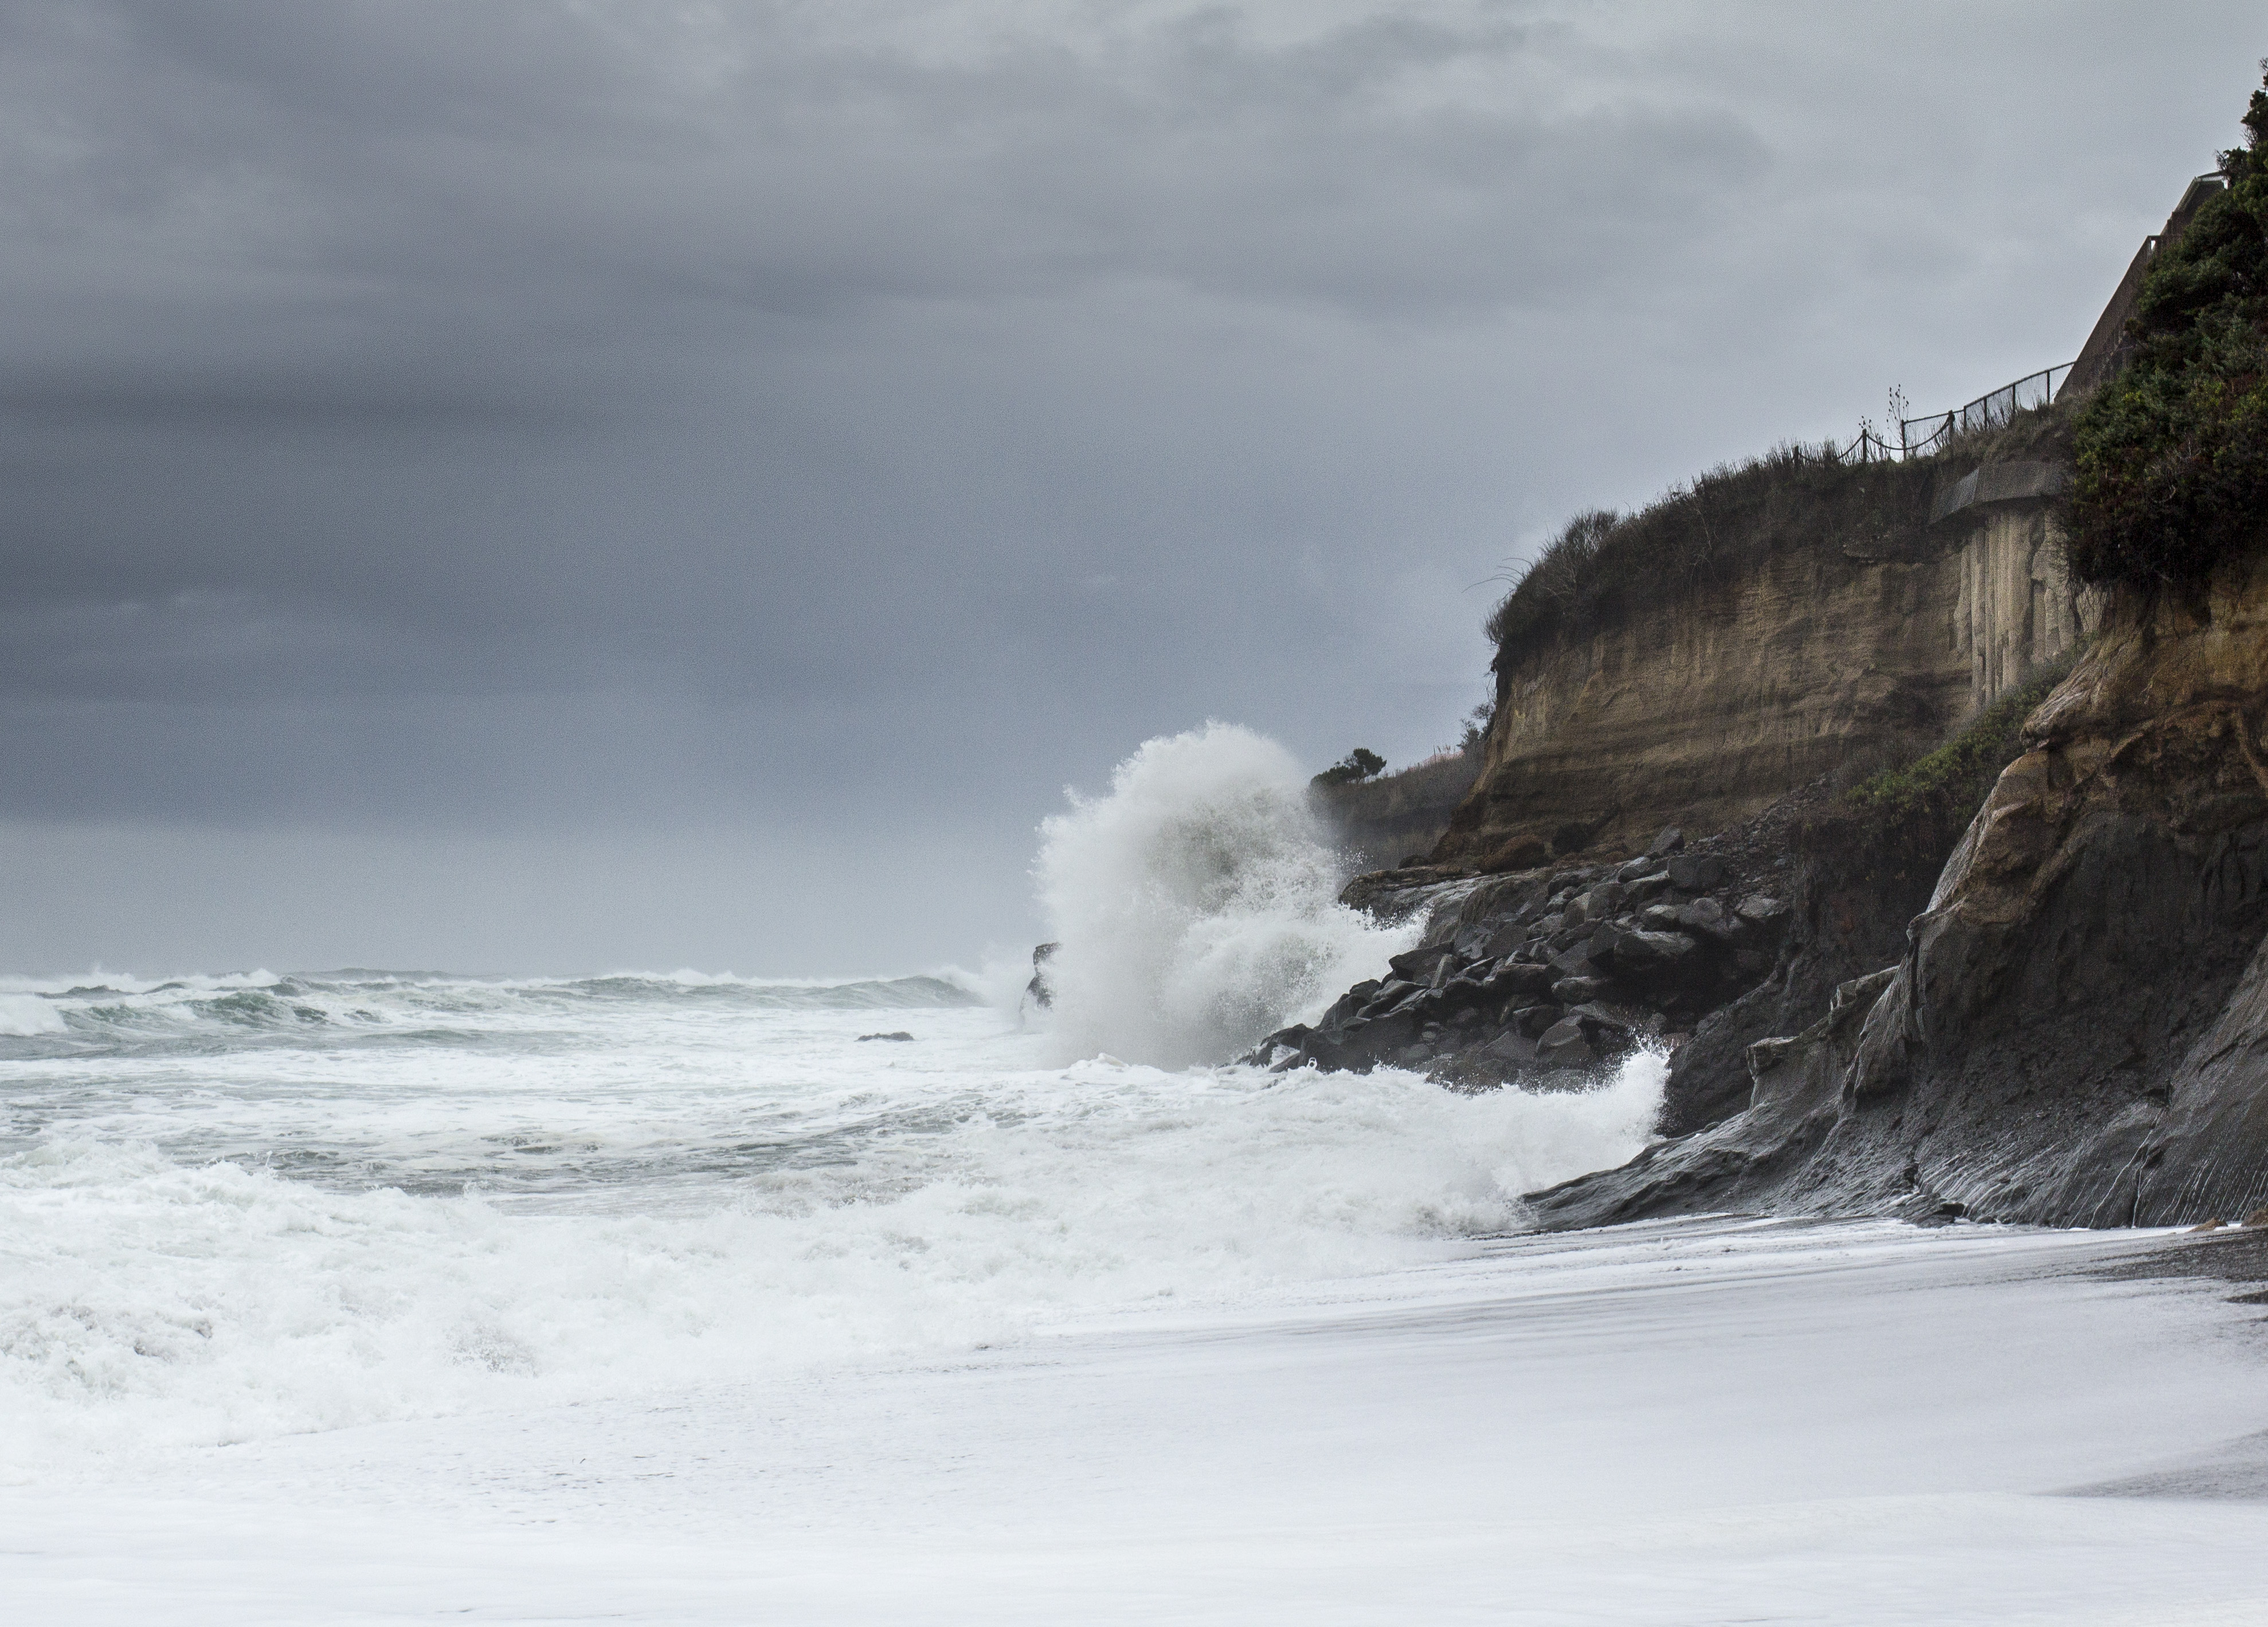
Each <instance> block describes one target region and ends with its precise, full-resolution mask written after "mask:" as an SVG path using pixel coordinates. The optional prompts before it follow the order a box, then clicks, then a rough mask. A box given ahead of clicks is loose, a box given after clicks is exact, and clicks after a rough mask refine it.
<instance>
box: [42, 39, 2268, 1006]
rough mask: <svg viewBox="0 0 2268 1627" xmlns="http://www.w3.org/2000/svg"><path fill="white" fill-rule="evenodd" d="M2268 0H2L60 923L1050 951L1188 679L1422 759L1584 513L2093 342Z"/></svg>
mask: <svg viewBox="0 0 2268 1627" xmlns="http://www.w3.org/2000/svg"><path fill="white" fill-rule="evenodd" d="M2256 29H2257V18H2255V17H2254V16H2253V15H2252V14H2251V13H2250V11H2249V10H2248V9H2247V8H2242V7H2240V6H2237V5H2234V4H2228V5H2220V4H2204V5H2198V6H2192V7H2185V8H2183V9H2182V10H2181V11H2180V12H2179V13H2178V14H2174V15H2169V14H2164V13H2154V14H2150V15H2147V16H2145V15H2141V14H2138V13H2136V12H2135V11H2134V10H2133V8H2132V7H2128V6H2121V5H2115V4H2070V5H2046V4H2043V5H2029V6H2013V5H2012V6H2005V7H1997V8H1991V9H1981V8H1959V9H1956V8H1953V7H1950V6H1922V7H1920V8H1918V10H1917V9H1915V8H1907V9H1906V10H1904V11H1901V12H1900V13H1898V14H1897V15H1896V17H1894V18H1893V17H1887V16H1883V17H1875V16H1865V17H1861V16H1856V15H1852V16H1845V15H1840V14H1834V15H1830V14H1826V13H1823V12H1821V11H1819V9H1818V8H1815V7H1798V6H1792V5H1786V6H1783V5H1756V4H1745V5H1699V4H1694V5H1686V6H1677V5H1663V6H1650V7H1646V8H1606V7H1599V6H1590V5H1578V4H1487V3H1485V0H1457V3H1454V4H1447V3H1445V4H1394V5H1388V4H1303V5H1299V6H1288V5H1287V6H1281V7H1270V6H1265V5H1247V6H1211V5H1207V6H1189V5H1160V4H1116V5H1114V4H1086V5H1064V4H1054V5H1044V6H1042V5H1017V4H1007V3H1006V0H998V3H994V4H932V5H903V4H865V5H858V4H833V5H827V6H813V5H806V4H784V3H783V4H746V5H719V6H712V7H684V6H678V5H663V4H636V3H631V0H592V3H590V4H559V3H554V4H534V3H531V0H497V3H495V4H483V5H479V6H464V5H460V4H438V3H421V0H396V3H393V4H376V3H371V4H338V5H327V6H320V7H318V6H306V5H302V4H290V3H284V0H274V3H265V4H263V3H256V0H213V3H211V4H200V5H197V6H194V7H183V6H174V5H166V4H122V3H118V0H73V3H72V4H0V163H4V164H5V166H6V170H7V173H8V176H9V184H8V185H7V186H6V187H5V188H0V228H4V229H0V283H4V286H5V288H6V291H7V298H6V300H5V302H4V304H0V309H4V311H5V313H6V315H5V317H4V319H0V461H4V467H5V471H6V477H7V481H8V488H9V491H10V497H11V500H10V502H9V503H8V504H6V505H5V507H4V510H0V553H4V557H5V559H6V561H7V563H8V573H7V579H8V582H9V590H8V593H6V595H5V597H4V600H0V750H4V752H5V754H6V758H5V760H6V761H7V762H9V764H10V765H11V771H10V773H9V774H8V775H6V776H5V777H0V821H9V823H8V825H7V827H6V833H7V834H6V835H5V836H0V866H4V867H6V868H8V869H9V870H10V871H11V873H12V874H13V876H14V878H15V880H16V883H17V886H16V887H15V893H16V895H17V897H18V899H19V901H22V902H19V903H18V906H17V908H16V909H15V910H14V911H13V913H12V914H11V915H10V916H9V917H7V918H6V919H4V920H0V964H8V965H15V966H18V967H21V968H27V969H28V968H39V967H49V966H65V965H73V964H83V963H84V962H85V961H87V960H89V959H91V958H94V957H107V958H109V959H110V960H112V961H119V960H132V959H139V960H142V961H144V963H148V964H156V963H157V962H158V961H160V960H165V959H169V958H170V959H171V960H172V961H173V963H174V964H176V965H187V964H190V963H193V962H194V963H200V964H217V963H221V962H225V961H245V960H266V961H271V962H283V961H295V962H298V963H306V962H308V961H319V960H330V961H370V960H373V959H379V958H383V957H382V956H381V955H380V954H379V948H378V946H379V945H380V944H381V943H382V944H383V945H386V946H393V947H392V948H390V949H389V953H395V954H396V955H397V958H399V957H407V958H413V959H417V960H421V961H428V962H432V961H455V962H456V963H459V964H475V963H477V964H483V965H497V966H502V965H530V966H536V965H545V966H573V965H588V964H593V963H602V962H608V961H618V960H622V961H627V960H644V961H655V960H663V959H675V960H682V961H706V962H707V963H710V964H712V965H715V964H724V963H727V962H731V963H735V964H738V965H740V966H741V967H743V968H756V967H762V968H767V969H773V970H791V969H814V970H816V969H821V968H824V967H828V966H836V967H848V966H853V965H858V964H865V965H878V964H886V963H898V964H906V963H912V962H917V961H924V960H929V959H935V958H939V957H942V956H945V955H946V954H950V953H962V954H964V955H965V954H969V953H974V952H975V949H976V946H978V945H979V944H980V943H981V942H982V941H983V939H985V938H986V937H988V936H990V937H993V938H996V939H1000V940H1002V941H1010V940H1013V939H1018V938H1020V936H1021V935H1022V934H1024V933H1025V932H1026V931H1027V930H1028V924H1027V920H1026V918H1025V915H1024V898H1023V895H1024V891H1025V888H1024V885H1023V881H1022V877H1021V874H1020V870H1021V866H1022V864H1023V862H1024V859H1025V858H1026V857H1027V850H1028V847H1029V843H1030V839H1031V828H1032V826H1033V824H1034V823H1035V821H1036V820H1037V818H1038V817H1039V816H1040V815H1041V814H1042V813H1044V812H1046V811H1047V810H1048V808H1049V806H1050V805H1051V804H1052V802H1053V801H1054V799H1055V798H1056V795H1057V788H1058V787H1059V786H1060V785H1061V784H1064V782H1065V781H1067V780H1068V781H1077V782H1079V783H1081V784H1095V783H1096V782H1097V781H1098V780H1099V779H1100V778H1101V776H1102V774H1103V773H1104V772H1105V771H1106V770H1107V769H1108V765H1109V763H1110V762H1112V761H1113V760H1114V759H1115V758H1116V757H1117V756H1119V755H1123V752H1124V751H1126V750H1127V749H1129V748H1130V747H1132V746H1133V745H1134V744H1136V743H1137V742H1138V740H1140V739H1141V738H1142V737H1143V736H1144V735H1145V734H1147V733H1154V732H1157V731H1160V730H1163V729H1171V728H1179V727H1185V726H1189V725H1191V724H1194V723H1195V722H1197V721H1198V720H1200V719H1201V718H1204V716H1206V715H1208V714H1211V715H1219V716H1225V717H1233V718H1239V719H1241V720H1243V721H1247V722H1249V723H1252V724H1254V725H1256V726H1259V727H1262V728H1263V729H1267V730H1270V731H1271V732H1274V733H1279V734H1281V735H1283V736H1284V737H1285V738H1286V739H1287V740H1290V741H1291V742H1292V743H1293V744H1294V745H1295V746H1296V747H1299V748H1300V749H1301V750H1303V751H1306V752H1307V753H1309V754H1311V755H1314V756H1315V757H1316V758H1317V759H1318V760H1322V759H1325V758H1328V757H1329V756H1332V755H1337V753H1338V752H1340V751H1343V750H1344V749H1345V747H1346V746H1348V745H1350V744H1351V743H1353V742H1354V741H1355V740H1363V741H1365V742H1366V743H1369V744H1372V745H1373V746H1377V747H1380V748H1381V749H1384V750H1387V751H1388V755H1391V756H1395V757H1396V758H1406V757H1408V756H1410V755H1413V754H1416V753H1420V752H1422V751H1424V750H1425V749H1426V748H1428V747H1431V746H1432V744H1433V743H1435V742H1436V741H1438V740H1443V739H1446V738H1448V737H1449V736H1450V735H1451V734H1452V733H1454V720H1455V718H1456V717H1457V715H1458V714H1459V713H1460V712H1462V710H1463V709H1464V708H1465V707H1466V706H1468V705H1469V704H1470V703H1472V701H1473V700H1475V699H1476V698H1478V696H1479V694H1480V691H1481V672H1482V668H1483V666H1484V663H1485V652H1484V650H1483V648H1482V645H1481V642H1480V639H1479V637H1478V633H1477V622H1478V620H1479V618H1480V616H1481V615H1482V613H1483V612H1484V609H1485V599H1486V593H1484V592H1472V591H1467V590H1468V589H1469V587H1470V585H1471V584H1473V583H1475V582H1476V581H1478V580H1480V579H1481V578H1484V577H1486V576H1487V575H1488V574H1489V573H1490V572H1491V571H1494V570H1496V569H1498V568H1499V566H1500V565H1501V564H1502V563H1504V562H1506V560H1508V559H1511V558H1513V557H1514V556H1517V555H1518V554H1520V553H1521V550H1522V549H1524V548H1528V547H1532V546H1533V544H1534V542H1535V540H1536V539H1537V538H1538V537H1539V536H1540V535H1541V534H1543V533H1544V532H1545V531H1546V530H1548V528H1549V527H1550V525H1551V524H1552V522H1554V521H1555V520H1557V519H1559V518H1561V517H1563V516H1564V515H1565V513H1566V512H1568V511H1570V510H1572V509H1573V508H1575V507H1578V506H1583V505H1587V504H1592V503H1597V502H1608V503H1624V504H1626V503H1631V502H1634V501H1640V500H1643V499H1644V498H1645V497H1646V496H1647V495H1649V494H1650V493H1651V492H1653V490H1658V489H1660V488H1661V486H1663V485H1665V484H1667V483H1668V482H1671V481H1673V480H1675V479H1676V478H1677V477H1679V476H1680V475H1683V474H1686V473H1689V472H1690V470H1691V469H1692V468H1693V467H1697V466H1699V465H1702V464H1705V463H1706V462H1708V461H1711V460H1715V459H1718V458H1721V457H1726V456H1732V455H1737V454H1739V453H1743V452H1746V451H1749V450H1754V449H1756V448H1758V447H1761V446H1762V445H1767V444H1769V443H1771V441H1773V440H1776V439H1778V438H1783V437H1786V436H1791V435H1803V436H1815V435H1820V434H1824V433H1828V432H1830V431H1843V432H1845V433H1846V434H1847V433H1848V431H1849V430H1850V428H1851V426H1852V423H1854V421H1855V419H1856V416H1857V415H1858V414H1859V413H1860V412H1863V411H1875V412H1879V405H1878V403H1879V401H1880V399H1881V390H1882V388H1883V387H1885V386H1886V385H1888V384H1889V383H1892V382H1898V383H1902V384H1903V385H1904V387H1905V388H1906V389H1907V391H1908V393H1909V394H1911V395H1912V396H1913V397H1914V399H1915V400H1916V401H1918V402H1920V403H1924V404H1937V403H1938V402H1940V401H1944V402H1948V403H1950V402H1955V401H1959V400H1960V399H1962V398H1965V397H1966V396H1968V395H1970V394H1976V393H1977V392H1978V391H1981V390H1983V389H1985V388H1987V387H1991V386H1992V385H1995V384H1998V383H1999V382H2001V381H2002V380H2003V379H2005V378H2007V377H2010V376H2013V375H2014V374H2015V373H2018V372H2025V371H2028V370H2029V369H2030V368H2033V367H2036V366H2040V365H2044V364H2047V363H2049V362H2052V361H2059V360H2063V359H2066V357H2067V356H2068V355H2069V354H2070V353H2071V352H2072V351H2073V350H2075V349H2076V347H2077V344H2078V342H2079V340H2080V336H2081V335H2083V333H2084V330H2085V327H2086V325H2087V323H2088V320H2091V317H2092V314H2093V312H2094V309H2095V307H2096V306H2098V305H2099V304H2100V301H2101V299H2102V296H2103V295H2104V293H2105V292H2106V291H2107V290H2108V287H2109V284H2110V282H2111V281H2112V280H2113V279H2115V277H2116V275H2117V271H2118V270H2119V269H2121V268H2122V267H2123V264H2124V259H2125V256H2126V255H2127V254H2130V253H2131V252H2132V245H2133V242H2134V240H2135V239H2138V238H2139V235H2140V233H2141V232H2144V231H2147V230H2148V229H2150V227H2151V226H2152V225H2154V221H2155V218H2156V217H2158V216H2160V215H2161V214H2162V212H2163V210H2164V209H2165V207H2166V206H2167V204H2168V203H2169V202H2170V200H2171V197H2172V195H2174V194H2175V193H2176V191H2178V189H2179V186H2180V183H2181V181H2182V180H2183V179H2184V178H2185V177H2186V176H2187V175H2188V174H2189V173H2191V172H2192V171H2194V170H2196V169H2198V168H2200V167H2203V166H2204V165H2205V162H2206V161H2207V159H2208V158H2209V156H2210V153H2211V151H2212V150H2213V148H2214V147H2215V146H2217V145H2220V144H2225V143H2226V142H2228V140H2230V139H2232V137H2233V132H2234V119H2235V114H2236V112H2237V111H2238V110H2239V108H2240V107H2241V106H2242V99H2243V93H2244V92H2245V89H2246V88H2247V86H2248V85H2249V84H2250V83H2251V82H2252V81H2253V79H2254V78H2255V76H2256V73H2257V70H2255V69H2254V68H2253V66H2252V59H2253V58H2254V57H2255V56H2256V55H2257V54H2258V50H2259V41H2258V40H2256V39H2255V38H2253V37H2251V33H2252V31H2254V30H2256ZM357 843H360V844H361V845H360V846H359V847H357ZM247 844H249V845H247ZM609 844H611V845H609ZM247 851H261V852H265V853H268V854H269V855H271V856H272V858H273V862H272V863H270V864H266V865H259V864H255V865H247V864H245V863H244V856H245V854H246V853H247ZM354 851H362V852H365V853H366V854H368V855H371V856H372V858H371V860H370V863H371V865H375V866H377V867H378V868H377V869H375V870H372V871H371V872H370V875H369V877H368V878H365V880H367V882H368V884H367V886H364V887H361V890H360V891H357V890H356V889H355V888H346V889H343V890H340V891H337V892H335V893H326V891H325V890H324V889H323V888H321V887H313V885H312V884H311V883H310V882H309V881H308V880H307V878H308V876H309V875H310V874H311V873H314V872H324V873H335V872H336V871H337V863H338V861H337V855H339V854H341V853H349V852H354ZM608 851H611V852H613V853H615V854H616V855H617V856H618V859H617V862H615V864H613V865H599V866H597V867H598V868H599V869H601V870H604V871H605V872H607V873H605V874H604V875H603V876H602V877H598V878H592V877H590V876H589V875H588V873H587V872H589V870H590V869H591V868H592V865H591V864H590V862H589V860H588V858H587V856H588V855H590V854H592V853H594V852H608ZM543 855H550V856H552V857H551V858H542V857H541V856H543ZM571 855H582V856H585V857H581V858H574V857H569V856H571ZM544 865H553V866H555V867H556V869H557V870H558V871H559V872H561V873H563V874H565V873H569V872H584V873H585V880H583V881H581V882H578V883H577V885H576V887H574V888H572V889H571V890H570V891H569V892H568V893H565V894H563V897H567V896H571V897H572V898H573V899H574V900H576V901H578V902H576V903H575V905H574V907H571V908H568V907H562V908H551V909H541V910H531V909H529V908H528V907H527V904H526V898H527V888H526V887H525V886H524V885H523V880H524V878H525V877H526V876H527V874H529V873H531V871H530V866H534V870H535V871H536V872H541V869H542V867H543V866H544ZM231 868H233V869H234V870H235V872H236V876H235V880H234V882H233V885H234V887H236V888H237V889H238V890H237V891H234V892H231V891H229V890H228V889H227V888H226V887H221V886H219V885H218V884H217V882H216V881H215V880H214V878H215V876H216V873H217V872H223V871H226V870H228V869H231ZM944 872H950V874H951V880H950V882H949V883H946V882H943V881H939V880H936V878H938V877H939V875H940V874H942V873H944ZM169 874H171V875H173V876H175V877H177V878H178V877H180V876H184V875H191V874H194V875H195V876H196V877H198V878H200V880H197V881H196V882H195V885H188V884H178V885H173V886H169V885H167V884H166V882H165V881H164V880H162V878H164V877H166V876H167V875H169ZM694 876H705V877H707V878H708V879H707V880H704V881H703V882H701V883H699V884H697V885H696V884H695V883H692V882H689V881H688V880H685V878H688V877H694ZM484 877H486V878H490V880H485V881H484V880H483V878H484ZM508 877H519V878H522V880H507V879H506V878H508ZM672 877H674V878H677V880H669V878H672ZM371 878H375V879H371ZM925 878H926V880H925ZM358 885H359V884H358ZM483 887H488V888H489V889H490V891H491V892H492V893H493V895H494V896H493V900H492V903H493V907H492V908H488V909H485V910H484V909H483V908H482V904H481V903H480V900H481V899H482V897H483V896H485V894H483V891H482V889H483ZM224 899H225V901H226V902H225V903H224V902H221V901H223V900H224ZM515 900H516V901H519V902H512V901H515Z"/></svg>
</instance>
